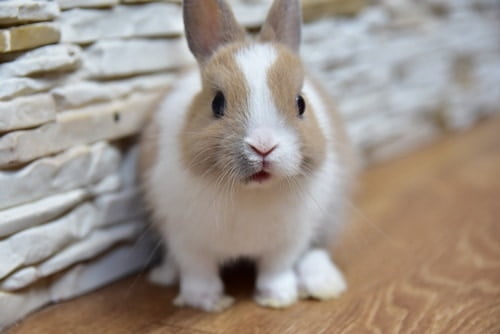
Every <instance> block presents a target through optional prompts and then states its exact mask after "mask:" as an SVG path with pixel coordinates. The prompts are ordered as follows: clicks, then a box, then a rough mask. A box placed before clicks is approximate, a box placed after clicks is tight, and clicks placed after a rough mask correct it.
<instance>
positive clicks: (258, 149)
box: [248, 144, 278, 158]
mask: <svg viewBox="0 0 500 334" xmlns="http://www.w3.org/2000/svg"><path fill="white" fill-rule="evenodd" d="M248 146H250V148H251V149H252V150H253V151H254V152H255V153H257V154H258V155H260V156H262V157H263V158H265V157H267V156H268V155H269V154H270V153H271V152H272V151H274V149H275V148H276V146H278V145H274V146H273V147H271V148H267V147H258V146H254V145H252V144H248Z"/></svg>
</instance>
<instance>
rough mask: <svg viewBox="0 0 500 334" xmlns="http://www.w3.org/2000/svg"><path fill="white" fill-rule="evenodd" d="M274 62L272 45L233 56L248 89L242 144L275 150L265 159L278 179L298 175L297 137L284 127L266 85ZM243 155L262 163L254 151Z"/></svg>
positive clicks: (254, 46)
mask: <svg viewBox="0 0 500 334" xmlns="http://www.w3.org/2000/svg"><path fill="white" fill-rule="evenodd" d="M276 60H277V51H276V49H275V48H274V46H273V45H271V44H253V45H251V46H250V47H247V48H244V49H242V50H240V51H239V52H238V53H237V54H236V63H237V64H238V67H239V69H240V70H241V72H242V73H243V76H244V77H245V80H246V86H247V87H248V106H247V108H248V117H247V120H246V122H247V124H246V128H247V133H246V138H245V142H246V143H247V144H248V145H250V146H253V147H256V148H258V149H259V150H260V151H262V152H267V151H269V150H270V149H272V148H275V149H274V150H273V151H272V152H271V153H270V154H269V156H267V157H266V160H268V161H269V162H270V163H271V165H272V166H273V174H275V175H276V176H278V177H279V176H290V175H294V174H297V173H299V172H300V169H299V166H300V152H299V143H298V139H297V134H296V133H294V131H292V129H290V127H287V126H286V123H285V120H284V119H283V116H282V115H281V114H280V113H279V112H278V110H277V108H276V105H275V102H274V100H273V96H272V93H271V88H270V87H269V86H268V80H267V76H268V72H269V69H270V68H271V67H272V66H273V65H274V63H275V62H276ZM246 154H247V155H248V157H249V159H250V160H253V161H259V160H261V156H259V155H258V154H256V153H255V152H254V151H253V150H247V151H246Z"/></svg>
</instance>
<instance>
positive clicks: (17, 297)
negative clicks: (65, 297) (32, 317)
mask: <svg viewBox="0 0 500 334" xmlns="http://www.w3.org/2000/svg"><path fill="white" fill-rule="evenodd" d="M50 301H51V297H50V290H49V288H48V286H47V284H43V285H40V286H37V287H33V288H30V289H28V290H27V291H24V292H22V293H9V292H3V291H0V331H2V330H3V329H5V328H7V326H9V325H11V324H13V323H14V322H15V321H17V320H19V319H22V318H23V317H25V316H26V315H28V314H29V313H31V312H33V311H35V310H36V309H39V308H40V307H42V306H43V305H46V304H48V303H50Z"/></svg>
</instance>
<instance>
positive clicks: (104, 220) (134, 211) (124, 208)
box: [94, 188, 144, 226]
mask: <svg viewBox="0 0 500 334" xmlns="http://www.w3.org/2000/svg"><path fill="white" fill-rule="evenodd" d="M94 204H95V206H96V210H97V212H98V215H97V218H96V222H95V225H96V226H106V225H111V224H115V223H118V222H120V221H124V220H130V219H132V218H140V217H142V216H143V215H144V206H143V203H142V201H141V195H140V193H139V191H138V190H136V189H135V188H131V189H126V190H124V191H121V192H118V193H114V194H106V195H103V196H99V197H98V198H96V199H95V201H94Z"/></svg>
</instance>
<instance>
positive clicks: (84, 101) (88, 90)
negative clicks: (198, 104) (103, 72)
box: [52, 73, 176, 110]
mask: <svg viewBox="0 0 500 334" xmlns="http://www.w3.org/2000/svg"><path fill="white" fill-rule="evenodd" d="M175 78H176V76H175V75H174V74H168V73H167V74H153V75H145V76H140V77H135V78H129V79H125V80H114V81H109V82H95V81H81V82H76V83H73V84H71V83H69V84H67V85H65V86H63V87H58V88H56V89H54V90H52V95H53V96H54V98H55V101H56V105H57V109H59V110H63V109H72V108H77V107H82V106H86V105H89V104H92V103H102V102H111V101H113V100H116V99H120V98H123V97H126V96H129V95H130V94H131V93H133V92H136V93H138V92H149V91H156V90H165V89H166V88H168V87H169V86H170V85H171V84H172V82H174V80H175Z"/></svg>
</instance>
